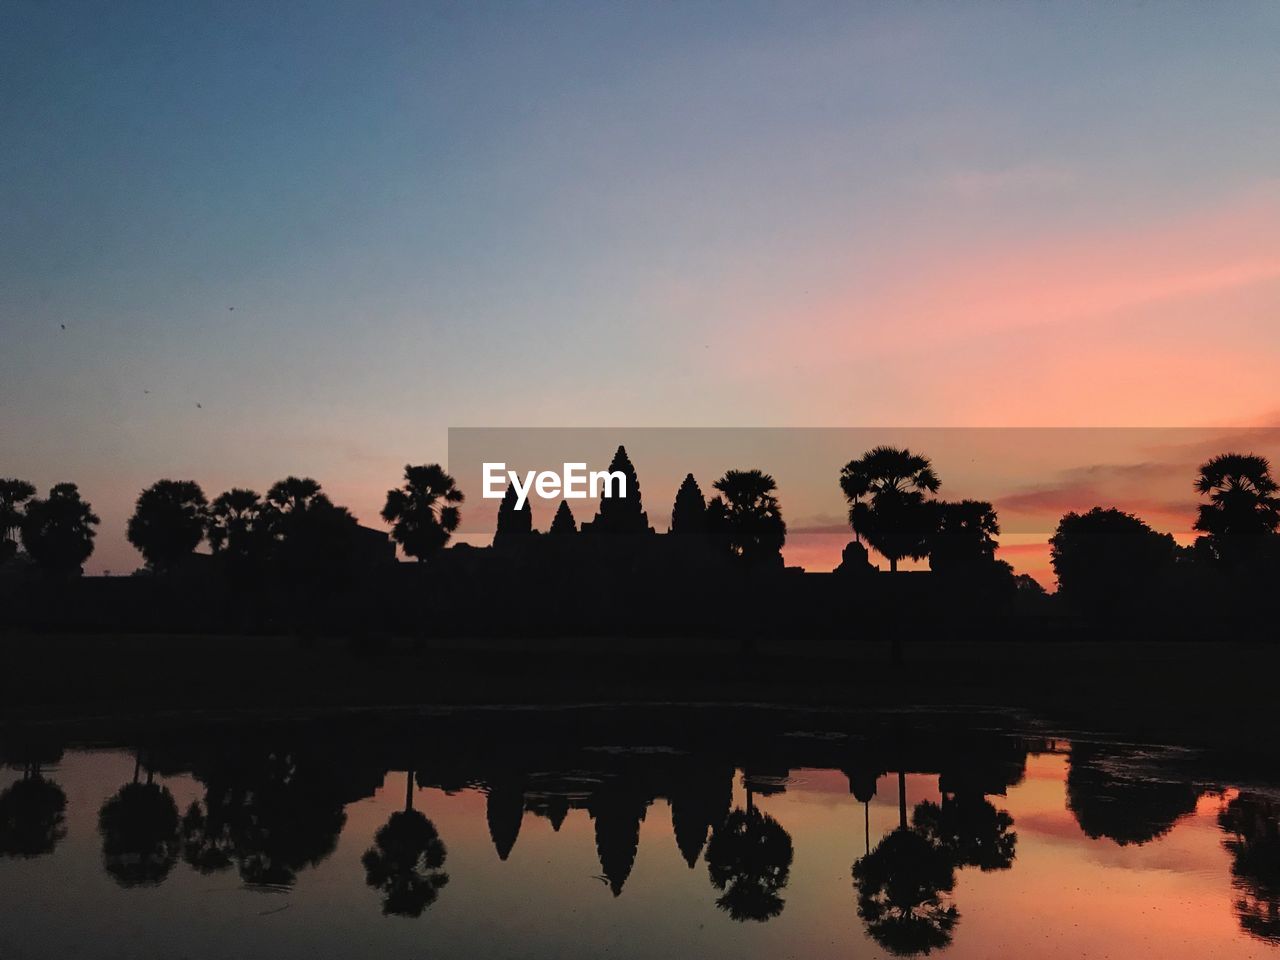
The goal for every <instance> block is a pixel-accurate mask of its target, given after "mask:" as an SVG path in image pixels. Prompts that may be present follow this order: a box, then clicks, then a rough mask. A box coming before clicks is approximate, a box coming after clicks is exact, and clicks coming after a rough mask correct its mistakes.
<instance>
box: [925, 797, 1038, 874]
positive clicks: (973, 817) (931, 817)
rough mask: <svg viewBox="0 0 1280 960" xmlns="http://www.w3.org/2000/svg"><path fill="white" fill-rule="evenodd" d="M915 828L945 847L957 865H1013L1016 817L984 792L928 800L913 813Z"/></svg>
mask: <svg viewBox="0 0 1280 960" xmlns="http://www.w3.org/2000/svg"><path fill="white" fill-rule="evenodd" d="M911 819H912V823H913V824H914V825H915V828H916V829H917V830H918V831H920V833H921V834H923V835H924V836H925V837H927V838H928V839H929V840H931V841H932V842H933V843H934V844H936V845H937V846H938V847H940V848H941V849H943V850H945V851H946V852H947V854H948V856H950V858H951V862H952V864H953V865H954V866H956V867H977V868H978V869H979V870H982V871H984V872H985V871H988V870H1007V869H1009V867H1011V866H1013V858H1014V856H1015V848H1016V847H1017V844H1018V835H1017V833H1015V832H1014V831H1013V817H1011V816H1010V815H1009V813H1008V811H1006V810H997V809H996V808H995V805H994V804H992V803H991V801H989V800H987V798H986V797H984V796H982V795H981V794H978V795H968V794H961V795H958V796H953V795H946V794H944V795H943V797H942V803H941V804H937V803H934V802H933V801H932V800H926V801H924V802H923V803H919V804H917V805H916V808H915V811H914V812H913V813H912V815H911Z"/></svg>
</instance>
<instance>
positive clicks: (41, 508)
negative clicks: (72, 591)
mask: <svg viewBox="0 0 1280 960" xmlns="http://www.w3.org/2000/svg"><path fill="white" fill-rule="evenodd" d="M99 523H101V521H100V520H99V519H98V516H97V514H95V513H94V512H93V510H92V509H91V508H90V506H89V504H87V503H85V502H84V500H82V499H80V490H79V488H78V487H77V486H76V485H75V484H74V483H59V484H56V485H55V486H54V487H53V489H51V490H50V491H49V497H48V499H45V500H38V499H35V500H31V502H30V503H28V504H27V509H26V511H25V513H24V514H23V517H22V524H21V532H22V546H23V547H24V548H25V549H26V551H27V553H28V554H29V555H30V557H31V559H32V560H33V561H35V563H36V565H37V566H38V567H39V568H40V569H41V570H43V571H44V572H45V573H46V574H48V575H49V576H52V577H55V578H69V577H78V576H80V574H81V573H82V572H83V571H84V562H85V561H86V560H88V559H89V557H90V556H91V555H92V554H93V538H94V537H95V536H96V535H97V531H96V530H95V529H94V528H95V527H97V526H98V524H99Z"/></svg>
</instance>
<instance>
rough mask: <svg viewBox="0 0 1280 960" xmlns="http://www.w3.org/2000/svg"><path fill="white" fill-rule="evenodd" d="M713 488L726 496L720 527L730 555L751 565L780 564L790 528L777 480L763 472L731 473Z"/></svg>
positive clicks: (718, 481) (738, 471)
mask: <svg viewBox="0 0 1280 960" xmlns="http://www.w3.org/2000/svg"><path fill="white" fill-rule="evenodd" d="M713 486H714V487H715V488H716V489H717V490H719V491H720V493H721V494H723V498H724V499H723V501H721V502H722V503H723V508H722V509H723V515H722V520H721V521H720V523H722V524H723V527H724V530H723V532H724V535H725V538H726V539H727V541H728V544H729V549H730V551H732V552H733V554H734V555H735V556H738V557H741V558H742V559H743V560H744V561H746V562H748V563H755V562H757V561H764V562H768V563H775V564H780V563H781V559H782V557H781V551H782V544H783V543H784V542H786V539H787V525H786V522H785V521H784V520H783V519H782V509H781V507H779V505H778V498H777V497H776V496H774V491H775V490H777V489H778V485H777V484H776V483H775V482H774V480H773V477H771V476H769V474H767V473H764V472H762V471H760V470H730V471H728V472H727V473H725V475H724V476H723V477H721V478H720V479H719V480H717V481H716V482H715V483H714V484H713ZM716 500H720V498H719V497H717V498H716ZM714 502H715V501H713V503H714ZM717 525H719V524H717Z"/></svg>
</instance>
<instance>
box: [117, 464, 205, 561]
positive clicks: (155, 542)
mask: <svg viewBox="0 0 1280 960" xmlns="http://www.w3.org/2000/svg"><path fill="white" fill-rule="evenodd" d="M208 505H209V502H208V500H206V499H205V496H204V491H203V490H201V489H200V485H199V484H198V483H196V482H195V481H194V480H157V481H156V482H155V483H153V484H152V485H151V486H149V487H147V489H145V490H143V491H142V493H141V495H139V497H138V501H137V504H136V505H135V506H134V510H133V516H131V517H130V518H129V525H128V529H127V533H128V537H129V542H130V543H131V544H133V545H134V546H135V547H136V548H137V549H138V552H139V553H141V554H142V559H143V560H144V561H146V564H147V566H148V567H149V568H150V569H152V570H154V571H156V572H158V573H166V572H170V571H172V570H173V569H174V568H175V567H177V566H178V565H179V564H180V563H181V562H182V561H183V560H185V559H186V558H187V557H189V556H190V555H191V554H192V553H193V552H194V551H195V549H196V547H198V546H199V545H200V541H201V540H203V539H204V534H205V528H206V525H207V517H206V509H207V508H208Z"/></svg>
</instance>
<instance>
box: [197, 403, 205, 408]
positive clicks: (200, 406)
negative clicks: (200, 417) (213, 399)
mask: <svg viewBox="0 0 1280 960" xmlns="http://www.w3.org/2000/svg"><path fill="white" fill-rule="evenodd" d="M196 409H197V410H203V409H204V406H203V405H201V404H199V403H197V404H196Z"/></svg>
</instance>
